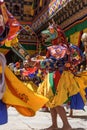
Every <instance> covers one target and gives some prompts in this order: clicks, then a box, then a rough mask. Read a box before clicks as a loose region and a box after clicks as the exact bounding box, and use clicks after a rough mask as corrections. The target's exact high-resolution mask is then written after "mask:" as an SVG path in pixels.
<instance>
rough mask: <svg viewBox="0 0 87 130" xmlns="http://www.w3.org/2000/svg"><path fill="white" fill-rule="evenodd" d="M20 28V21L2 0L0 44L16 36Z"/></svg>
mask: <svg viewBox="0 0 87 130" xmlns="http://www.w3.org/2000/svg"><path fill="white" fill-rule="evenodd" d="M19 29H20V24H19V23H18V21H17V20H16V19H15V18H14V17H13V16H12V15H11V13H9V11H8V10H7V8H6V6H5V3H4V2H1V1H0V44H1V45H2V44H3V43H4V41H5V40H6V39H7V38H8V39H12V38H14V37H15V35H16V33H17V32H18V31H19Z"/></svg>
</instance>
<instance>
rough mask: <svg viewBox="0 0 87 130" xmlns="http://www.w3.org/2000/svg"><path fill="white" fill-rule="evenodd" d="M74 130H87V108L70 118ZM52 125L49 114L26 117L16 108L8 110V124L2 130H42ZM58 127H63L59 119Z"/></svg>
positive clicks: (40, 113) (76, 112)
mask: <svg viewBox="0 0 87 130" xmlns="http://www.w3.org/2000/svg"><path fill="white" fill-rule="evenodd" d="M68 120H69V123H70V124H71V126H72V128H73V130H87V106H85V111H82V110H74V116H73V118H71V117H68ZM50 125H51V117H50V113H49V112H40V111H37V113H36V115H35V116H34V117H24V116H22V115H20V114H19V113H18V112H17V111H16V110H15V108H12V107H10V108H9V109H8V123H7V124H5V125H0V130H42V129H44V128H47V127H49V126H50ZM58 125H59V127H62V121H61V119H60V117H58Z"/></svg>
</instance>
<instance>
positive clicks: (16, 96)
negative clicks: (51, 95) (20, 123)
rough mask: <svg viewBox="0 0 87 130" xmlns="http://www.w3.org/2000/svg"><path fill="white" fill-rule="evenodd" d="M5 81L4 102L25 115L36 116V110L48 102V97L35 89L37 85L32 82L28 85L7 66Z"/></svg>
mask: <svg viewBox="0 0 87 130" xmlns="http://www.w3.org/2000/svg"><path fill="white" fill-rule="evenodd" d="M5 81H6V91H5V94H4V96H3V99H2V100H3V102H4V103H6V104H7V105H9V106H13V107H15V108H16V109H17V111H18V112H19V113H21V114H22V115H24V116H34V115H35V112H36V111H37V110H39V109H40V108H41V107H42V106H43V105H44V104H45V103H46V102H48V99H47V98H46V97H44V96H42V95H40V94H37V93H36V92H35V91H34V89H33V86H34V87H37V86H35V85H34V84H33V83H32V82H30V83H29V84H28V87H27V86H26V85H25V84H24V83H23V82H22V81H20V80H19V79H18V78H17V77H16V76H15V75H14V74H13V72H12V71H11V70H10V69H9V68H8V67H7V66H6V68H5ZM30 87H31V88H32V89H31V88H30Z"/></svg>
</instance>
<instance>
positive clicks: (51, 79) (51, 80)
mask: <svg viewBox="0 0 87 130" xmlns="http://www.w3.org/2000/svg"><path fill="white" fill-rule="evenodd" d="M53 75H54V73H53V72H52V73H49V81H50V86H51V89H52V91H53V93H54V94H55V92H56V90H55V86H54V80H53Z"/></svg>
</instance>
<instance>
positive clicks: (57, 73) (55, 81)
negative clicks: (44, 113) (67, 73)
mask: <svg viewBox="0 0 87 130" xmlns="http://www.w3.org/2000/svg"><path fill="white" fill-rule="evenodd" d="M60 77H61V74H60V72H59V71H58V70H57V71H55V73H54V76H53V79H54V84H55V89H56V88H57V85H58V82H59V79H60Z"/></svg>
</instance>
